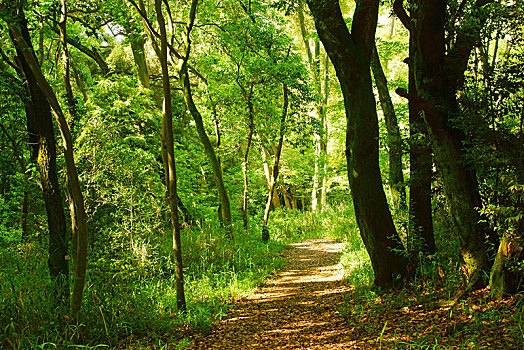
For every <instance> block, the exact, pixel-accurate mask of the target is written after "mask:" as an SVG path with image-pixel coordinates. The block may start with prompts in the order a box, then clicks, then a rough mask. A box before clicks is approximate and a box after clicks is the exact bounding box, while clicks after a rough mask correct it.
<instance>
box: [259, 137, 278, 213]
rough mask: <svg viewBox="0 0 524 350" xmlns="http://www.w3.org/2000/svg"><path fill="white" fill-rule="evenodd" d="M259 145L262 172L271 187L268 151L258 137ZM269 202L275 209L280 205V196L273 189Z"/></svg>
mask: <svg viewBox="0 0 524 350" xmlns="http://www.w3.org/2000/svg"><path fill="white" fill-rule="evenodd" d="M259 141H260V142H259V146H260V153H261V155H262V163H263V165H264V174H265V175H266V185H267V188H268V189H270V188H271V178H272V177H273V168H272V167H271V166H270V165H269V158H270V157H269V152H268V151H267V149H266V148H265V147H264V145H263V144H262V140H260V139H259ZM271 202H272V203H273V208H275V209H277V208H280V207H281V206H282V204H281V203H280V198H278V193H277V191H274V193H273V198H272V199H271Z"/></svg>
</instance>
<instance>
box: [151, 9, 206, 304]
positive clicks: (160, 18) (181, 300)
mask: <svg viewBox="0 0 524 350" xmlns="http://www.w3.org/2000/svg"><path fill="white" fill-rule="evenodd" d="M196 3H197V1H193V4H192V6H191V13H190V19H189V24H188V33H187V36H189V31H190V30H191V29H190V28H191V27H192V24H193V21H194V18H195V14H196ZM155 10H156V16H157V22H158V26H159V29H160V50H159V57H158V58H159V60H160V66H161V69H162V91H163V94H164V104H163V108H162V133H161V137H162V148H163V149H164V150H163V154H164V157H165V163H164V170H165V178H166V187H167V194H168V197H167V201H168V204H169V209H170V219H171V228H172V237H173V252H174V255H175V280H176V303H177V308H178V310H181V311H185V310H186V297H185V291H184V273H183V262H182V244H181V239H180V225H179V218H178V194H177V178H176V164H175V145H174V140H173V109H172V105H171V82H170V81H169V69H168V66H167V32H166V23H165V20H164V15H163V14H162V0H155Z"/></svg>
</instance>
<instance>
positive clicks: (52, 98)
mask: <svg viewBox="0 0 524 350" xmlns="http://www.w3.org/2000/svg"><path fill="white" fill-rule="evenodd" d="M21 22H22V23H25V20H24V21H21ZM7 24H8V26H9V29H10V32H11V36H12V38H13V42H14V43H15V46H17V47H18V48H19V51H20V52H19V54H20V56H21V57H22V56H23V59H24V60H25V65H26V68H27V69H28V72H29V71H30V74H31V75H32V76H33V78H34V80H35V83H36V84H37V85H38V87H39V90H40V91H41V93H42V95H44V97H45V100H47V102H48V106H50V107H51V109H52V111H53V115H54V117H55V120H56V122H57V124H58V127H59V129H60V133H61V135H62V141H63V146H64V157H65V163H66V170H67V176H68V179H69V185H70V186H71V195H72V197H73V201H74V205H75V207H76V211H75V212H76V214H77V227H78V246H77V257H76V260H77V261H76V264H78V266H77V267H75V282H74V285H73V289H74V291H73V294H74V295H77V296H79V299H80V301H81V295H82V291H83V287H84V283H85V273H86V266H87V219H86V215H85V208H84V198H83V195H82V190H81V188H80V182H79V181H78V173H77V170H76V165H75V162H74V156H73V139H72V137H71V133H70V131H69V127H68V125H67V121H66V118H65V116H64V113H63V112H62V109H61V108H60V105H59V103H58V100H57V98H56V95H55V93H54V91H53V89H52V88H51V86H50V85H49V83H48V82H47V80H46V79H45V77H44V75H43V73H42V71H41V69H40V66H39V65H38V62H37V60H36V56H35V54H34V50H33V49H32V47H31V46H30V37H29V33H28V32H27V26H23V27H21V29H22V31H21V29H20V28H19V27H18V26H17V24H16V23H12V22H7ZM56 205H58V203H56ZM60 206H62V204H60ZM62 213H63V208H62ZM48 214H49V212H48ZM51 215H54V213H51ZM64 230H65V229H64ZM60 244H63V243H60ZM64 260H65V258H64ZM61 266H62V264H61ZM80 305H81V304H80V303H78V304H77V303H75V304H72V305H71V314H72V317H73V320H74V321H76V319H77V316H78V312H79V311H80Z"/></svg>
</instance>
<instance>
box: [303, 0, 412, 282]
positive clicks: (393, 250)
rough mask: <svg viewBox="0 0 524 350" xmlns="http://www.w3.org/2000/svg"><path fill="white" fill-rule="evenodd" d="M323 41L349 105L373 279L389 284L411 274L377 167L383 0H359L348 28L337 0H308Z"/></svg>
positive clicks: (351, 151)
mask: <svg viewBox="0 0 524 350" xmlns="http://www.w3.org/2000/svg"><path fill="white" fill-rule="evenodd" d="M308 6H309V8H310V10H311V13H312V15H313V18H314V21H315V26H316V28H317V32H318V35H319V37H320V40H321V41H322V43H323V44H324V48H325V49H326V52H327V53H328V55H329V57H330V59H331V62H332V63H333V66H334V67H335V71H336V73H337V77H338V80H339V82H340V87H341V89H342V94H343V96H344V107H345V110H346V119H347V130H346V158H347V167H348V169H347V170H348V178H349V184H350V187H351V192H352V196H353V204H354V207H355V215H356V218H357V222H358V226H359V229H360V234H361V236H362V239H363V241H364V244H365V246H366V249H367V251H368V253H369V256H370V258H371V263H372V266H373V271H374V272H375V281H374V284H375V285H376V286H378V287H382V288H388V287H391V286H392V285H394V284H395V282H396V278H397V277H398V276H405V275H406V273H407V259H406V258H405V257H404V256H403V255H402V250H403V248H402V245H401V243H400V240H399V237H398V235H397V232H396V229H395V226H394V224H393V219H392V218H391V213H390V211H389V208H388V205H387V201H386V196H385V194H384V190H383V188H382V180H381V175H380V169H379V166H378V118H377V112H376V109H375V105H376V104H375V97H374V95H373V91H372V88H371V73H370V61H371V54H372V50H373V41H374V37H375V29H376V24H377V17H378V6H379V2H378V1H375V0H361V1H357V7H356V9H355V13H354V15H353V22H352V25H351V33H350V32H349V30H348V28H347V26H346V23H345V22H344V18H343V17H342V13H341V10H340V6H339V2H338V1H315V0H308Z"/></svg>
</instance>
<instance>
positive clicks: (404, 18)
mask: <svg viewBox="0 0 524 350" xmlns="http://www.w3.org/2000/svg"><path fill="white" fill-rule="evenodd" d="M393 11H394V12H395V14H396V15H397V17H398V19H399V20H400V22H402V24H403V25H404V27H406V29H407V30H409V31H411V27H412V25H411V18H410V17H409V15H408V14H407V12H406V9H405V8H404V0H395V1H394V2H393Z"/></svg>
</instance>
